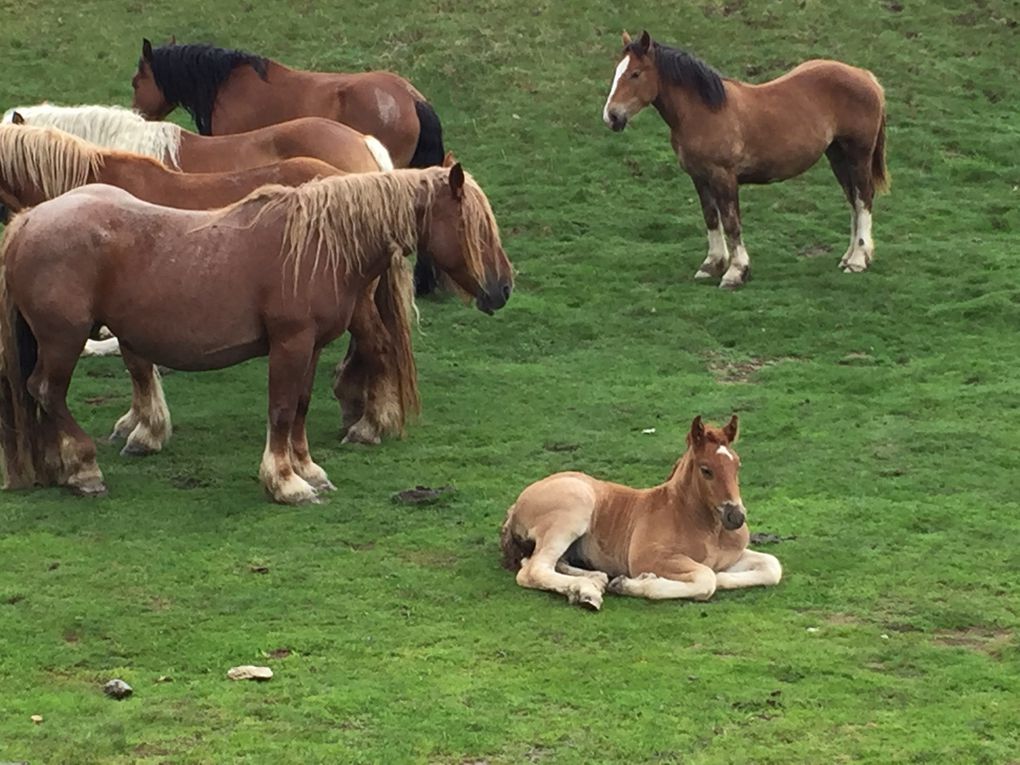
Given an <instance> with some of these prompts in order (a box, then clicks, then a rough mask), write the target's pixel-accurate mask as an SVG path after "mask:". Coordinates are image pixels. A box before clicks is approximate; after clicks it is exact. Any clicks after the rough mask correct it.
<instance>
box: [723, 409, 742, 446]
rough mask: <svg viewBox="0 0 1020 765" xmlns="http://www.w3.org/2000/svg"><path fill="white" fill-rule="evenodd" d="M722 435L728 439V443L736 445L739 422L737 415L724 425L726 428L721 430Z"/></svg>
mask: <svg viewBox="0 0 1020 765" xmlns="http://www.w3.org/2000/svg"><path fill="white" fill-rule="evenodd" d="M722 430H723V433H725V434H726V438H728V439H729V441H730V443H731V444H732V443H736V441H737V436H738V435H740V428H739V422H738V420H737V415H733V416H732V417H730V421H729V422H727V423H726V427H725V428H723V429H722Z"/></svg>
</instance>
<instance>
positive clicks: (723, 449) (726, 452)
mask: <svg viewBox="0 0 1020 765" xmlns="http://www.w3.org/2000/svg"><path fill="white" fill-rule="evenodd" d="M715 453H716V454H722V455H724V456H726V457H729V458H730V459H731V460H732V459H733V458H734V457H733V452H731V451H730V450H729V449H727V448H726V447H725V446H723V445H722V444H719V448H718V449H716V450H715Z"/></svg>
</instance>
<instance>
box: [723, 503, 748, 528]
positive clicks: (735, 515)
mask: <svg viewBox="0 0 1020 765" xmlns="http://www.w3.org/2000/svg"><path fill="white" fill-rule="evenodd" d="M746 522H747V516H746V515H745V514H744V511H743V510H741V509H740V508H739V507H736V506H735V505H727V506H726V507H725V508H724V509H723V511H722V525H723V528H725V529H726V530H727V531H736V530H737V529H739V528H740V527H741V526H743V525H744V523H746Z"/></svg>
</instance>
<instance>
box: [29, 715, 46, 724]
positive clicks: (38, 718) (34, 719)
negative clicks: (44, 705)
mask: <svg viewBox="0 0 1020 765" xmlns="http://www.w3.org/2000/svg"><path fill="white" fill-rule="evenodd" d="M28 719H29V720H31V721H32V722H34V723H35V724H36V725H38V724H39V723H41V722H42V720H43V717H42V715H32V716H31V717H29V718H28Z"/></svg>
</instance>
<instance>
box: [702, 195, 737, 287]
mask: <svg viewBox="0 0 1020 765" xmlns="http://www.w3.org/2000/svg"><path fill="white" fill-rule="evenodd" d="M694 188H695V189H696V190H697V192H698V199H699V201H700V202H701V214H702V216H703V217H704V219H705V228H706V230H707V231H708V256H707V257H706V258H705V262H704V263H702V264H701V267H700V268H698V272H697V273H696V274H694V278H695V279H697V280H699V281H700V280H705V279H718V278H719V277H720V276H722V275H723V273H724V272H725V271H726V266H727V264H728V262H729V257H730V256H729V252H728V251H727V250H726V236H725V234H724V233H723V228H722V223H721V222H720V220H719V208H718V207H717V206H716V203H715V197H714V196H712V191H711V187H710V186H709V184H708V182H707V181H706V180H704V179H702V178H695V179H694Z"/></svg>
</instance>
